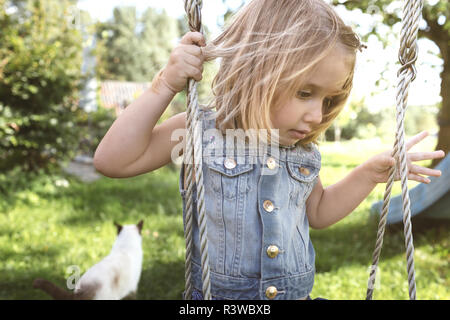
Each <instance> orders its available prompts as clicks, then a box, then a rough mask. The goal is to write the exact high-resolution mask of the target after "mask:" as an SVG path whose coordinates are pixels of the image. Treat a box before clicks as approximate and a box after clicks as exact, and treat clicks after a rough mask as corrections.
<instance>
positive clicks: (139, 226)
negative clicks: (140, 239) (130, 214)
mask: <svg viewBox="0 0 450 320" xmlns="http://www.w3.org/2000/svg"><path fill="white" fill-rule="evenodd" d="M143 225H144V220H141V221H139V223H138V224H137V225H136V226H137V228H138V230H139V234H141V231H142V226H143Z"/></svg>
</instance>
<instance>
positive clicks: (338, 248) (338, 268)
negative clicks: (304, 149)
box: [0, 138, 450, 299]
mask: <svg viewBox="0 0 450 320" xmlns="http://www.w3.org/2000/svg"><path fill="white" fill-rule="evenodd" d="M427 140H428V141H427V142H424V143H422V147H423V148H422V149H425V150H432V149H433V146H434V143H435V141H434V140H433V139H432V138H430V139H427ZM387 147H388V146H387V145H382V144H381V143H380V142H379V141H376V140H373V141H351V142H344V143H341V144H339V145H337V144H334V143H323V144H322V145H321V146H320V150H321V152H322V157H323V166H322V171H321V179H322V182H323V183H324V185H329V184H332V183H334V182H335V181H337V180H339V179H340V178H342V177H343V176H345V174H346V173H347V172H348V171H349V170H350V169H352V168H354V167H355V166H357V165H358V164H359V163H361V162H362V161H364V160H365V159H367V158H368V157H369V156H370V155H373V154H375V153H376V152H377V151H381V150H384V149H385V148H387ZM355 150H357V152H355ZM414 185H415V183H412V182H411V183H410V187H412V186H414ZM399 190H400V187H399V185H398V184H396V186H395V189H394V192H395V193H396V194H398V193H399ZM383 191H384V185H379V186H378V187H377V188H376V189H375V190H374V191H373V192H372V193H371V195H370V196H369V197H368V198H367V199H366V200H365V201H364V202H363V203H362V204H361V205H360V206H359V207H358V208H357V209H356V210H355V211H354V212H353V213H352V214H351V215H350V216H348V217H347V218H346V219H344V220H342V221H341V222H339V223H337V224H335V225H334V226H332V227H330V228H327V229H324V230H312V231H311V238H312V241H313V243H314V247H315V250H316V270H317V275H316V279H315V285H314V289H313V292H312V293H311V296H312V297H313V298H315V297H323V298H327V299H364V298H365V292H366V287H367V280H368V274H369V266H370V265H371V261H372V252H373V248H374V245H375V237H376V231H377V221H376V219H370V218H369V209H370V206H371V204H372V203H373V202H374V201H378V200H379V199H381V198H382V196H383ZM0 201H3V202H2V203H0V204H1V205H0V208H3V209H0V210H2V211H0V299H48V297H47V296H46V295H45V294H44V293H42V292H41V291H37V290H34V289H33V288H32V287H31V283H32V280H33V279H34V278H36V277H43V278H47V279H49V280H51V281H54V282H55V283H57V284H59V285H60V286H65V283H66V279H67V278H68V277H69V276H71V275H72V274H71V271H70V269H69V267H70V266H74V265H75V266H78V267H79V269H80V270H81V272H84V271H86V270H87V269H88V268H89V267H90V266H92V265H93V264H95V263H96V262H98V261H99V260H100V259H102V257H104V256H105V255H107V254H108V253H109V251H110V249H111V246H112V244H113V242H114V239H115V236H116V229H115V227H114V225H113V221H117V222H120V223H123V224H127V223H137V222H138V221H139V220H140V219H142V218H143V219H144V221H145V223H144V230H143V248H144V262H143V271H142V276H141V281H140V286H139V291H138V299H181V293H182V291H183V288H184V239H183V224H182V215H181V212H182V204H181V198H180V196H179V193H178V172H177V171H173V170H171V169H170V168H168V167H166V168H162V169H159V170H157V171H156V172H152V173H150V174H146V175H142V176H139V177H135V178H130V179H120V180H118V179H109V178H102V179H100V180H98V181H95V182H93V183H90V184H86V183H82V182H80V181H79V180H77V179H76V178H74V177H70V176H65V175H64V174H60V175H59V176H57V177H41V178H40V179H39V180H38V181H36V182H35V183H33V184H32V185H30V188H29V190H25V191H21V192H18V193H16V194H15V196H14V198H10V199H8V200H7V201H6V200H5V199H3V200H0ZM413 230H414V245H415V270H416V282H417V298H418V299H450V271H449V268H448V265H449V260H450V258H449V256H450V255H449V248H450V246H449V239H450V226H449V224H448V223H447V222H445V223H443V222H440V223H439V224H436V223H430V222H428V221H420V220H417V221H416V220H413ZM378 279H379V280H380V281H379V283H378V284H377V285H378V288H377V289H376V290H375V293H374V299H408V286H407V275H406V263H405V249H404V239H403V231H402V227H401V226H399V227H393V228H389V230H388V231H387V233H386V234H385V241H384V247H383V250H382V253H381V262H380V265H379V271H378Z"/></svg>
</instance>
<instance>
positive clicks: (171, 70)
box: [161, 32, 206, 94]
mask: <svg viewBox="0 0 450 320" xmlns="http://www.w3.org/2000/svg"><path fill="white" fill-rule="evenodd" d="M205 45H206V43H205V38H204V36H203V35H202V34H201V33H200V32H188V33H186V34H185V35H184V36H183V38H182V39H181V41H180V44H179V45H178V46H177V47H175V49H173V50H172V53H171V54H170V58H169V62H168V63H167V65H166V67H165V68H164V69H163V70H162V74H161V80H162V83H164V85H166V87H168V88H169V89H170V91H172V92H173V93H174V94H175V93H178V92H180V91H182V90H183V89H184V87H186V83H187V80H188V78H193V79H195V80H196V81H200V80H201V79H202V73H203V62H204V57H203V54H202V50H201V48H200V47H204V46H205Z"/></svg>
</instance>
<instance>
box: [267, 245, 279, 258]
mask: <svg viewBox="0 0 450 320" xmlns="http://www.w3.org/2000/svg"><path fill="white" fill-rule="evenodd" d="M279 252H280V250H279V249H278V247H277V246H273V245H272V246H269V247H268V248H267V255H268V256H269V258H272V259H273V258H275V257H276V256H277V255H278V253H279Z"/></svg>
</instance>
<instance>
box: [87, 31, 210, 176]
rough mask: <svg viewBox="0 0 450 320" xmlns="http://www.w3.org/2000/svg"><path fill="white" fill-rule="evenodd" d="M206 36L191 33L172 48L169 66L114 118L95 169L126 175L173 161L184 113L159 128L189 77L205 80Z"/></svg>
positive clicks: (99, 149) (96, 158) (102, 143)
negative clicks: (204, 54)
mask: <svg viewBox="0 0 450 320" xmlns="http://www.w3.org/2000/svg"><path fill="white" fill-rule="evenodd" d="M204 45H205V40H204V38H203V35H202V34H201V33H198V32H189V33H187V34H186V35H185V36H184V37H183V38H182V39H181V42H180V44H179V45H178V46H177V47H176V48H175V49H174V50H173V51H172V53H171V55H170V58H169V62H168V64H167V66H166V67H165V68H164V69H163V70H161V72H159V73H158V75H157V76H156V77H155V80H154V81H153V83H152V87H151V89H149V90H147V91H146V92H145V93H144V94H142V95H141V96H140V97H139V98H138V99H136V100H135V101H134V102H132V103H131V104H130V105H129V106H128V107H127V108H126V109H125V110H124V112H123V113H122V114H121V115H120V116H119V117H118V118H117V119H116V121H114V123H113V124H112V126H111V128H109V130H108V132H107V133H106V135H105V137H104V138H103V139H102V141H101V142H100V144H99V146H98V147H97V150H96V152H95V156H94V166H95V168H96V169H97V170H98V171H99V172H101V173H102V174H104V175H105V176H108V177H112V178H126V177H132V176H136V175H139V174H142V173H146V172H149V171H152V170H155V169H158V168H160V167H162V166H164V165H165V164H167V163H169V162H170V160H171V152H172V149H173V148H174V147H175V146H176V145H177V144H178V143H179V141H171V136H172V133H173V131H174V130H175V129H182V128H185V122H186V114H185V113H181V114H178V115H175V116H173V117H172V118H170V119H168V120H166V121H164V123H162V124H160V125H158V126H156V127H155V125H156V123H157V122H158V120H159V118H160V117H161V115H162V114H163V113H164V111H165V110H166V108H167V106H168V105H169V103H170V101H172V99H173V97H174V96H175V94H176V93H177V92H179V91H181V90H183V89H184V87H185V86H186V83H187V79H188V78H193V79H195V80H197V81H200V80H201V79H202V72H203V62H204V59H203V54H202V51H201V49H200V48H199V47H198V46H204Z"/></svg>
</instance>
